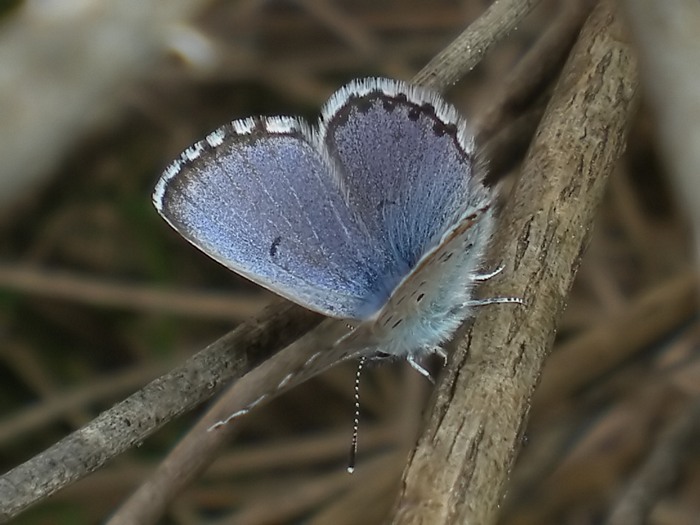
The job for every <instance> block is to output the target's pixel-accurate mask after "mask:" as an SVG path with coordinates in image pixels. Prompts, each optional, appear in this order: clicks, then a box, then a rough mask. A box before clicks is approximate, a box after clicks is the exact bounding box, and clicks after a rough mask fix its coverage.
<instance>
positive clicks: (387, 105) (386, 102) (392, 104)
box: [382, 98, 396, 113]
mask: <svg viewBox="0 0 700 525" xmlns="http://www.w3.org/2000/svg"><path fill="white" fill-rule="evenodd" d="M382 108H384V110H385V111H387V112H389V113H391V112H392V111H394V110H395V109H396V99H395V98H382Z"/></svg>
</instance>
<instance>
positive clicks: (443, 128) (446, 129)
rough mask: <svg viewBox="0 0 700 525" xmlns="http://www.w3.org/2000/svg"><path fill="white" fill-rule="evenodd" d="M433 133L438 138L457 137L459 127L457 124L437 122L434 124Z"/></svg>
mask: <svg viewBox="0 0 700 525" xmlns="http://www.w3.org/2000/svg"><path fill="white" fill-rule="evenodd" d="M433 133H435V134H436V135H437V136H438V137H442V136H443V135H452V136H455V135H457V126H456V125H455V124H445V123H444V122H441V121H439V120H436V121H435V123H434V124H433Z"/></svg>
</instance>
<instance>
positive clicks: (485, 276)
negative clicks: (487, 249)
mask: <svg viewBox="0 0 700 525" xmlns="http://www.w3.org/2000/svg"><path fill="white" fill-rule="evenodd" d="M504 269H505V265H503V264H501V265H500V266H499V267H498V268H496V269H495V270H493V271H491V272H488V273H477V274H475V275H473V276H472V279H474V280H475V281H488V280H489V279H491V278H493V277H496V276H497V275H498V274H499V273H501V272H502V271H503V270H504Z"/></svg>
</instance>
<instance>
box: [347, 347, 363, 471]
mask: <svg viewBox="0 0 700 525" xmlns="http://www.w3.org/2000/svg"><path fill="white" fill-rule="evenodd" d="M365 360H366V358H365V357H360V360H359V361H358V363H357V373H356V374H355V417H354V419H353V421H352V443H351V445H350V460H349V461H348V472H349V473H350V474H352V473H353V472H355V460H356V459H357V434H358V433H359V429H360V375H361V374H362V367H364V366H365Z"/></svg>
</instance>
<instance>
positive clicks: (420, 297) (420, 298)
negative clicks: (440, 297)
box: [416, 293, 425, 303]
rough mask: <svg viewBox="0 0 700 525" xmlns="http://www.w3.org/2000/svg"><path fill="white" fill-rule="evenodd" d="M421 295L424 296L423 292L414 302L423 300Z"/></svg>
mask: <svg viewBox="0 0 700 525" xmlns="http://www.w3.org/2000/svg"><path fill="white" fill-rule="evenodd" d="M423 297H425V294H424V293H422V294H420V295H419V296H418V297H416V302H417V303H420V302H421V301H422V300H423Z"/></svg>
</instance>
